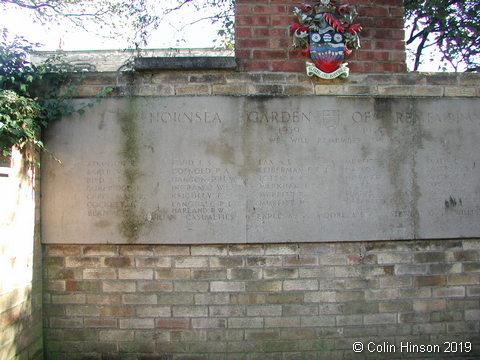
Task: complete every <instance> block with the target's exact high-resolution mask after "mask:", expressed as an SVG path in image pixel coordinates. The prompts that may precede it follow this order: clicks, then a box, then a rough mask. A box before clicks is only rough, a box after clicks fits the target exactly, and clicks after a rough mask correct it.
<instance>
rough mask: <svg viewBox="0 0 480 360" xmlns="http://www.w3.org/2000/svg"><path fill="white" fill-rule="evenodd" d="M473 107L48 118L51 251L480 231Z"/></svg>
mask: <svg viewBox="0 0 480 360" xmlns="http://www.w3.org/2000/svg"><path fill="white" fill-rule="evenodd" d="M479 138H480V105H479V102H478V100H476V99H445V98H443V99H392V98H373V97H368V98H363V97H353V98H348V97H285V98H278V97H277V98H273V97H272V98H270V97H221V96H215V97H156V98H152V97H149V98H140V97H137V98H131V99H126V98H124V99H113V98H112V99H105V100H103V101H102V102H101V103H100V104H98V105H95V107H94V108H93V109H92V110H90V111H89V112H88V113H86V114H85V115H84V116H72V117H69V118H65V119H63V120H61V121H57V122H55V123H53V124H52V125H51V126H50V127H49V129H48V131H47V132H46V139H45V140H46V145H47V147H48V148H50V149H51V150H52V151H53V152H54V153H55V155H56V156H57V157H58V158H59V159H61V161H62V164H58V163H57V162H55V161H53V160H51V159H44V162H43V173H42V194H43V197H42V216H43V226H42V229H43V241H44V242H45V243H173V244H178V243H245V242H250V243H254V242H321V241H360V240H386V239H417V238H458V237H476V236H479V235H480V153H479V152H478V151H477V146H478V143H479V140H480V139H479Z"/></svg>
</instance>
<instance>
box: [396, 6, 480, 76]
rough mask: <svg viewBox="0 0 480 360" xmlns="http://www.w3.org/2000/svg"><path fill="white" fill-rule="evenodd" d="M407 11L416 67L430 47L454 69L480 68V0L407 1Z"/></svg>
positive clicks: (409, 43) (475, 69) (409, 35)
mask: <svg viewBox="0 0 480 360" xmlns="http://www.w3.org/2000/svg"><path fill="white" fill-rule="evenodd" d="M405 11H406V19H407V24H408V25H407V34H408V39H407V45H410V47H413V50H412V55H413V58H414V70H417V69H418V66H419V65H420V63H421V62H422V57H423V56H424V54H425V50H426V49H428V48H431V49H436V50H437V52H438V51H439V52H440V54H441V57H442V61H443V62H444V63H446V64H450V65H451V66H453V68H454V69H455V70H457V69H459V67H463V68H465V69H466V71H476V72H478V71H480V22H479V19H478V16H479V14H480V1H478V0H428V1H427V0H405ZM434 51H435V50H434Z"/></svg>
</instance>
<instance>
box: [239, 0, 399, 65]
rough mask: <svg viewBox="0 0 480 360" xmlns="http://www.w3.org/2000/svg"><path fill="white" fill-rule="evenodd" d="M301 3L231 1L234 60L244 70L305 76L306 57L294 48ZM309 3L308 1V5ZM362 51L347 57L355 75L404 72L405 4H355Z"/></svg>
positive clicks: (364, 1)
mask: <svg viewBox="0 0 480 360" xmlns="http://www.w3.org/2000/svg"><path fill="white" fill-rule="evenodd" d="M303 2H305V1H298V0H279V1H277V0H243V1H236V2H235V4H236V5H235V11H236V12H235V56H236V58H237V59H238V63H239V69H240V70H245V71H273V72H283V71H291V72H304V71H305V58H304V56H303V55H301V52H300V51H296V50H294V49H293V48H292V46H291V44H292V42H293V40H292V37H291V34H290V31H289V26H290V25H291V24H292V23H294V22H295V20H296V19H295V16H294V15H293V13H292V11H293V8H294V7H295V6H299V5H300V4H301V3H303ZM307 2H308V1H307ZM346 3H349V4H350V5H353V6H355V7H356V8H357V11H358V14H359V16H358V18H357V20H356V22H357V23H359V24H360V25H362V26H363V31H362V32H361V33H360V39H361V45H362V48H361V49H359V50H356V51H355V52H354V54H352V56H351V57H350V58H349V59H348V62H349V64H350V66H349V67H350V69H351V70H352V72H357V73H365V72H367V73H376V72H379V73H382V72H384V73H402V72H405V71H406V58H405V41H404V20H403V16H404V9H403V1H401V0H395V1H374V2H373V1H371V0H355V1H350V2H346Z"/></svg>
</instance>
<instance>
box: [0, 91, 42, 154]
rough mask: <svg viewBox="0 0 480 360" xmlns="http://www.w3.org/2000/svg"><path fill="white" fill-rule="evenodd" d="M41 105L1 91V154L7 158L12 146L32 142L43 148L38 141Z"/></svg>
mask: <svg viewBox="0 0 480 360" xmlns="http://www.w3.org/2000/svg"><path fill="white" fill-rule="evenodd" d="M40 112H41V108H40V105H39V104H38V103H37V102H36V101H35V100H33V99H30V98H27V97H25V96H21V95H19V94H17V93H16V92H14V91H12V90H1V91H0V152H1V155H2V156H5V157H7V156H8V155H9V154H10V149H11V148H12V146H19V147H22V146H23V145H24V144H26V143H28V142H31V143H33V144H34V145H35V146H37V147H40V148H43V144H42V143H41V141H40V140H39V139H38V134H39V131H40V128H41V123H40V122H39V121H37V119H38V116H39V114H40Z"/></svg>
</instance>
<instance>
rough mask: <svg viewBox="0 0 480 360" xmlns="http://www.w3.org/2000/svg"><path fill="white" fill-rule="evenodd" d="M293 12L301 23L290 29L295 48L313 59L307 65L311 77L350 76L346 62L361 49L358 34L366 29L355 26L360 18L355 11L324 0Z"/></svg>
mask: <svg viewBox="0 0 480 360" xmlns="http://www.w3.org/2000/svg"><path fill="white" fill-rule="evenodd" d="M293 13H294V14H295V15H296V17H297V23H295V24H293V25H292V26H291V27H290V29H291V30H292V31H293V38H294V43H293V46H294V47H296V48H302V49H303V53H304V54H305V55H306V56H307V57H309V58H310V59H311V62H310V61H307V63H306V70H307V75H308V76H313V75H316V76H318V77H320V78H322V79H334V78H336V77H347V76H348V74H349V72H350V69H349V68H348V67H347V65H348V64H347V63H344V60H345V58H346V57H347V56H348V55H350V54H351V52H352V51H353V50H354V49H358V48H360V39H359V37H358V33H359V32H360V31H361V30H362V27H361V26H360V25H358V24H353V20H354V18H355V17H356V15H357V12H356V10H355V8H352V7H351V6H349V5H340V4H338V3H337V2H336V1H330V0H322V1H316V2H314V3H313V4H311V5H309V4H302V5H301V6H300V7H299V8H298V7H296V8H295V9H294V11H293Z"/></svg>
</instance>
